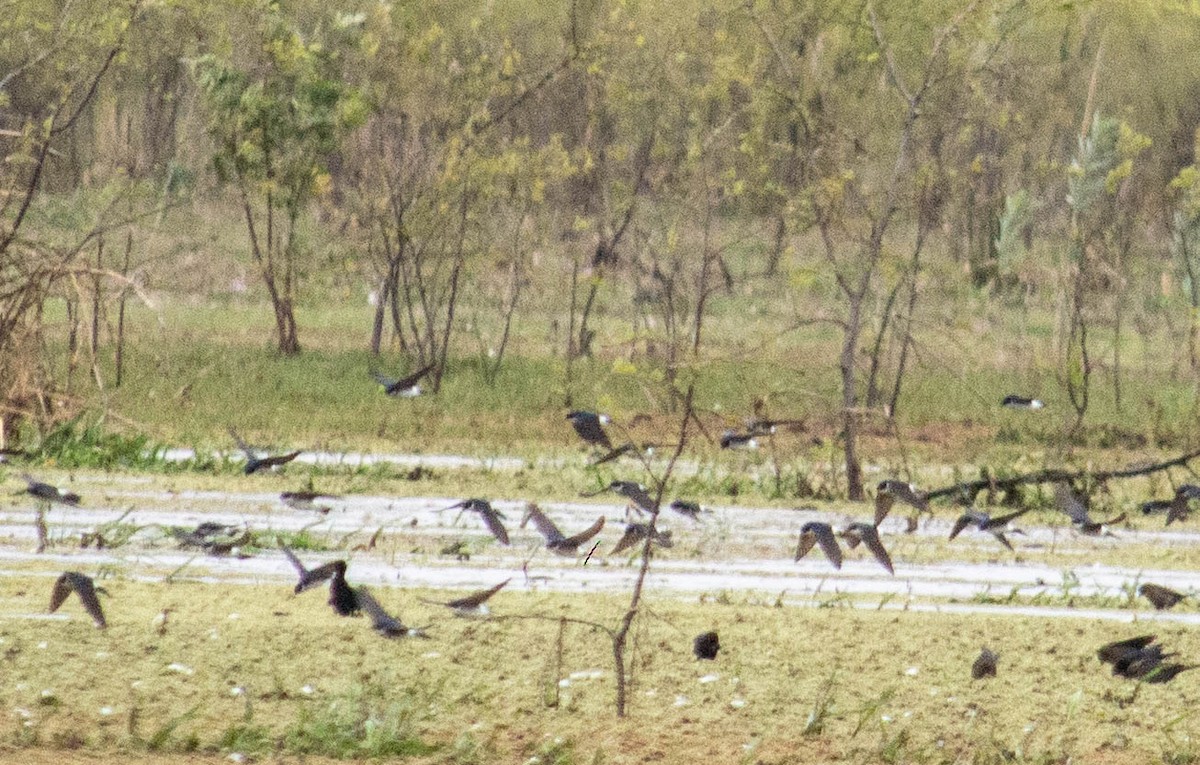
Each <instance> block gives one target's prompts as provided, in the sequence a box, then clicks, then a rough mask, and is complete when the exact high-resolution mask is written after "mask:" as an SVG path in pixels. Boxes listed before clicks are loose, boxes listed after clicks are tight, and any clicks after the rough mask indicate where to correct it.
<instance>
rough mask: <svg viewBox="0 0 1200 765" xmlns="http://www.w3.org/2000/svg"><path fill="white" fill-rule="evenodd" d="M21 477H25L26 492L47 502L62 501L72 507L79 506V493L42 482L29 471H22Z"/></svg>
mask: <svg viewBox="0 0 1200 765" xmlns="http://www.w3.org/2000/svg"><path fill="white" fill-rule="evenodd" d="M21 477H22V478H24V479H25V483H26V484H28V486H27V487H26V488H25V491H24V493H25V494H29V495H31V496H34V497H37V498H38V499H40V500H43V501H45V502H61V503H62V504H64V505H70V506H71V507H78V506H79V495H78V494H76V493H75V492H73V491H63V490H62V489H60V488H58V487H57V486H51V485H50V484H48V483H42V482H41V481H38V480H36V479H35V478H33V476H31V475H29V474H28V473H22V474H21Z"/></svg>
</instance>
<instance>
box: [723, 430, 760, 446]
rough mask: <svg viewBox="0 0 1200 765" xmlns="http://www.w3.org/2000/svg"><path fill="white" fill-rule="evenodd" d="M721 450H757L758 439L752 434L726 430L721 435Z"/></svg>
mask: <svg viewBox="0 0 1200 765" xmlns="http://www.w3.org/2000/svg"><path fill="white" fill-rule="evenodd" d="M721 448H722V449H757V448H758V439H757V438H755V436H754V434H753V433H739V432H737V431H736V430H727V431H725V432H724V433H722V434H721Z"/></svg>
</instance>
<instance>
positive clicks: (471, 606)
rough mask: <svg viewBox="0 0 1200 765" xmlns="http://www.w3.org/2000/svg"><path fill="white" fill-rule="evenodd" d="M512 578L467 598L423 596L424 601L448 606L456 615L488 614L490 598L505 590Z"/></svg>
mask: <svg viewBox="0 0 1200 765" xmlns="http://www.w3.org/2000/svg"><path fill="white" fill-rule="evenodd" d="M511 581H512V579H505V580H504V581H503V582H501V583H500V584H498V585H496V586H495V587H489V588H488V589H486V590H480V591H479V592H476V593H472V594H471V595H468V596H467V597H465V598H457V599H455V600H426V599H425V598H421V601H422V602H423V603H429V604H432V605H435V606H446V607H447V608H449V609H451V610H452V611H454V615H455V616H487V615H488V605H487V602H488V600H489V599H490V598H491V597H492V596H493V595H495V594H496V593H497V592H500V590H503V589H504V587H505V585H507V584H508V583H509V582H511Z"/></svg>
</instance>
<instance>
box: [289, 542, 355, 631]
mask: <svg viewBox="0 0 1200 765" xmlns="http://www.w3.org/2000/svg"><path fill="white" fill-rule="evenodd" d="M279 549H281V550H283V554H284V556H285V557H286V558H287V559H288V560H289V561H291V564H292V566H293V567H294V568H295V569H296V573H298V574H299V575H300V581H299V582H297V583H296V589H295V593H296V594H297V595H299V594H300V593H302V592H304V591H305V590H310V589H312V588H313V587H316V586H317V585H319V584H321V583H322V582H324V581H325V580H327V579H328V580H329V605H330V606H332V607H333V610H334V611H335V612H337V613H338V614H339V615H340V616H350V615H352V614H355V613H357V612H358V610H359V608H360V607H361V605H360V604H359V602H358V596H357V594H356V593H355V591H354V590H353V589H352V588H351V587H350V585H349V584H348V583H347V582H346V561H344V560H341V559H338V560H331V561H329V562H328V563H324V564H322V565H320V566H317V567H316V568H313V569H310V568H306V567H305V566H304V564H303V563H301V562H300V559H299V558H297V557H296V554H295V553H293V552H292V551H291V550H289V549H288V548H287V547H286V546H284V545H280V546H279Z"/></svg>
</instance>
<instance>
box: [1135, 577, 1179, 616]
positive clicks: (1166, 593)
mask: <svg viewBox="0 0 1200 765" xmlns="http://www.w3.org/2000/svg"><path fill="white" fill-rule="evenodd" d="M1138 594H1139V595H1141V596H1142V597H1144V598H1145V599H1146V600H1148V601H1150V602H1151V603H1153V604H1154V608H1155V609H1157V610H1159V611H1164V610H1166V609H1168V608H1174V607H1175V606H1176V605H1177V604H1178V603H1179V601H1181V600H1183V599H1184V598H1186V597H1187V595H1184V594H1183V593H1182V592H1176V591H1175V590H1172V589H1171V588H1170V587H1163V586H1162V585H1161V584H1151V583H1150V582H1146V583H1145V584H1143V585H1142V586H1140V587H1138Z"/></svg>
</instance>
